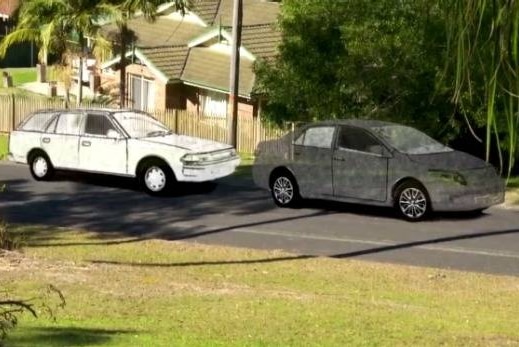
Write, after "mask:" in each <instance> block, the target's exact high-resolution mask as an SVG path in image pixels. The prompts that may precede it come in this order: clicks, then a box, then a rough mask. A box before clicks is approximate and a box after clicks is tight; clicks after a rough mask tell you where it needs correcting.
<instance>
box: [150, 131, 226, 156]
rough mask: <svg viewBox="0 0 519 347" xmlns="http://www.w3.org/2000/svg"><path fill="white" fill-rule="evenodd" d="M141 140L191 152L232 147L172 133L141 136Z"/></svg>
mask: <svg viewBox="0 0 519 347" xmlns="http://www.w3.org/2000/svg"><path fill="white" fill-rule="evenodd" d="M140 140H141V141H146V142H152V143H157V144H162V145H167V146H174V147H178V148H182V149H185V150H188V151H190V152H197V153H204V152H212V151H218V150H222V149H230V148H232V147H231V146H229V145H228V144H225V143H221V142H216V141H211V140H205V139H201V138H198V137H193V136H186V135H177V134H170V135H166V136H154V137H146V138H141V139H140Z"/></svg>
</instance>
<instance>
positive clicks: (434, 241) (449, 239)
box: [91, 229, 519, 267]
mask: <svg viewBox="0 0 519 347" xmlns="http://www.w3.org/2000/svg"><path fill="white" fill-rule="evenodd" d="M510 234H519V229H511V230H501V231H491V232H481V233H473V234H463V235H455V236H449V237H440V238H434V239H428V240H420V241H413V242H406V243H399V244H395V245H387V246H381V247H373V248H367V249H363V250H359V251H354V252H348V253H341V254H330V255H326V256H325V257H328V258H336V259H345V258H354V257H359V256H363V255H370V254H376V253H382V252H390V251H395V250H398V249H405V248H412V247H420V246H427V245H434V244H440V243H448V242H452V241H458V240H468V239H477V238H483V237H491V236H500V235H510ZM317 257H319V256H317V255H293V256H286V257H275V258H264V259H246V260H225V261H201V262H182V263H141V262H139V263H132V262H117V261H104V260H92V261H91V263H94V264H108V265H126V266H136V267H184V266H210V265H248V264H262V263H275V262H282V261H292V260H305V259H311V258H317Z"/></svg>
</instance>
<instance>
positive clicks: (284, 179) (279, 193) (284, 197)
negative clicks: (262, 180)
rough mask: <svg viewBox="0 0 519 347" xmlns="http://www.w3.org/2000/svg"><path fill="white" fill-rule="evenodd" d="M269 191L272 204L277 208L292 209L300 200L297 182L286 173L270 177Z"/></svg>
mask: <svg viewBox="0 0 519 347" xmlns="http://www.w3.org/2000/svg"><path fill="white" fill-rule="evenodd" d="M270 191H271V193H272V198H273V199H274V203H275V204H276V205H278V206H279V207H294V206H296V205H297V203H298V202H300V200H301V197H300V195H299V189H298V187H297V182H296V180H295V178H294V177H293V176H292V175H291V174H289V173H288V172H280V173H277V174H275V175H274V176H273V177H272V179H271V182H270Z"/></svg>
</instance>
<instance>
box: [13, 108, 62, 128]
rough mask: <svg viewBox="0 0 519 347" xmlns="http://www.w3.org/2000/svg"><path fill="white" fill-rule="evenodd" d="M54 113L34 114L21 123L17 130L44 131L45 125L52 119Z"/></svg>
mask: <svg viewBox="0 0 519 347" xmlns="http://www.w3.org/2000/svg"><path fill="white" fill-rule="evenodd" d="M54 115H55V113H50V112H46V113H36V114H34V115H33V116H32V117H30V118H29V119H27V121H26V122H25V123H23V124H22V125H21V126H20V128H19V130H24V131H44V130H45V127H46V125H47V123H48V122H49V121H50V120H51V118H52V117H54Z"/></svg>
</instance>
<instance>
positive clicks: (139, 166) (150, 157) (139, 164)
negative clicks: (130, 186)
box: [135, 154, 177, 178]
mask: <svg viewBox="0 0 519 347" xmlns="http://www.w3.org/2000/svg"><path fill="white" fill-rule="evenodd" d="M153 160H156V161H161V162H163V163H164V164H165V165H167V166H168V168H169V169H170V170H171V172H172V173H173V175H174V176H175V178H176V177H177V174H176V173H175V170H174V169H173V167H172V166H171V165H170V164H169V163H168V161H167V160H166V159H164V158H163V157H161V156H159V155H155V154H152V155H147V156H144V157H142V158H141V159H140V160H139V161H138V162H137V165H136V166H135V175H136V176H137V177H139V175H140V174H141V173H142V170H143V169H144V165H145V164H146V163H148V162H150V161H153Z"/></svg>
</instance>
